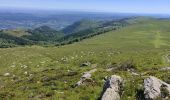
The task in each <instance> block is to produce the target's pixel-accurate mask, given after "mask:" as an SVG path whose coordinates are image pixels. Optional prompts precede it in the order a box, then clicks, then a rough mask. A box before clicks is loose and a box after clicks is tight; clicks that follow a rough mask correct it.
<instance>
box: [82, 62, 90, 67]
mask: <svg viewBox="0 0 170 100" xmlns="http://www.w3.org/2000/svg"><path fill="white" fill-rule="evenodd" d="M90 65H91V63H90V62H88V61H87V62H84V63H82V64H81V67H84V66H90Z"/></svg>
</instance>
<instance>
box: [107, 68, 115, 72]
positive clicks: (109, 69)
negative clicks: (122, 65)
mask: <svg viewBox="0 0 170 100" xmlns="http://www.w3.org/2000/svg"><path fill="white" fill-rule="evenodd" d="M113 69H114V68H108V69H106V71H107V72H111V71H112V70H113Z"/></svg>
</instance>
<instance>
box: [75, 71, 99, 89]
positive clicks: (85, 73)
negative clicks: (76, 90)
mask: <svg viewBox="0 0 170 100" xmlns="http://www.w3.org/2000/svg"><path fill="white" fill-rule="evenodd" d="M96 71H97V69H92V70H90V71H88V72H84V73H83V75H82V76H81V78H80V80H79V81H78V82H77V83H76V84H75V86H74V87H77V86H80V85H82V84H83V83H84V81H85V80H87V79H90V78H91V76H92V75H91V74H92V73H94V72H96Z"/></svg>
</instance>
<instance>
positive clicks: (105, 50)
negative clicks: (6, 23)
mask: <svg viewBox="0 0 170 100" xmlns="http://www.w3.org/2000/svg"><path fill="white" fill-rule="evenodd" d="M169 40H170V20H157V19H145V20H138V21H137V22H136V23H133V24H132V25H129V26H127V27H124V28H121V29H119V30H116V31H111V32H108V33H105V34H101V35H98V36H95V37H92V38H90V39H85V40H83V41H81V42H77V43H74V44H70V45H65V46H59V47H41V46H25V47H15V48H4V49H0V90H1V91H0V99H5V100H6V99H7V100H8V99H10V100H29V99H31V100H32V99H33V100H34V99H35V100H37V99H38V100H96V99H99V97H100V94H101V92H102V89H103V84H104V80H103V79H104V78H105V77H106V76H111V75H119V76H121V77H122V78H123V79H124V80H125V83H124V84H125V86H124V90H123V91H124V92H123V95H122V100H136V94H137V91H138V90H140V89H142V85H143V79H144V78H146V77H148V76H155V77H158V78H160V79H162V80H163V81H165V82H167V83H170V72H169V71H161V70H159V69H161V68H163V67H168V66H170V64H169V58H168V57H169V54H170V41H169ZM85 62H89V63H90V65H88V66H81V65H82V63H85ZM120 66H121V69H119V68H118V69H115V70H114V69H113V70H108V69H111V68H116V67H120ZM127 67H131V68H133V69H134V70H135V73H137V74H139V75H134V74H133V73H131V72H129V71H127ZM94 68H96V69H97V71H96V72H94V73H93V74H92V79H91V80H89V81H87V82H86V83H85V84H84V85H82V86H78V87H74V84H75V83H76V82H77V81H79V80H80V77H81V76H82V73H83V72H86V71H89V70H91V69H94Z"/></svg>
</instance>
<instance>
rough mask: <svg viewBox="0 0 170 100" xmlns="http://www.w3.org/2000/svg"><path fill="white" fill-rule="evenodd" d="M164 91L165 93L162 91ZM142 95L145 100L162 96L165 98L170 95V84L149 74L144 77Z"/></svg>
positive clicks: (152, 99)
mask: <svg viewBox="0 0 170 100" xmlns="http://www.w3.org/2000/svg"><path fill="white" fill-rule="evenodd" d="M165 91H166V93H164V92H165ZM165 94H166V95H165ZM144 96H145V99H146V100H154V99H157V98H163V99H164V100H165V99H167V98H168V96H170V85H169V84H167V83H165V82H163V81H161V80H160V79H158V78H156V77H153V76H150V77H149V78H146V79H144Z"/></svg>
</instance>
